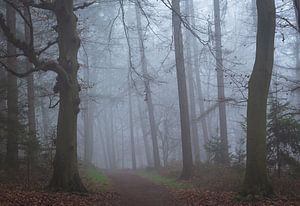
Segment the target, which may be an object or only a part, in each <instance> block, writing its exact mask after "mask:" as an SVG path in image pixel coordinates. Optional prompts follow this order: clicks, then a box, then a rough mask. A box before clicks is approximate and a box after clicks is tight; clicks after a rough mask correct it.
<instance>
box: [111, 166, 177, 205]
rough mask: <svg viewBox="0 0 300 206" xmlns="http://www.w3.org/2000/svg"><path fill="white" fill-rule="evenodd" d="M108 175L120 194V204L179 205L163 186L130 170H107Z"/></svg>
mask: <svg viewBox="0 0 300 206" xmlns="http://www.w3.org/2000/svg"><path fill="white" fill-rule="evenodd" d="M108 176H109V178H110V179H111V181H112V186H113V188H114V190H115V191H116V192H117V193H119V194H120V196H121V206H179V205H178V204H176V203H175V201H174V200H173V198H172V195H171V194H170V193H169V191H168V190H167V189H166V188H165V187H163V186H160V185H156V184H154V183H152V182H150V181H149V180H147V179H145V178H143V177H140V176H138V175H136V174H135V173H134V172H132V171H117V172H109V173H108Z"/></svg>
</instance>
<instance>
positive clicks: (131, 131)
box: [128, 84, 136, 169]
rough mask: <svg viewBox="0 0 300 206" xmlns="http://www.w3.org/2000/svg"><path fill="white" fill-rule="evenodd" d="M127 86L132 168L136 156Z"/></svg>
mask: <svg viewBox="0 0 300 206" xmlns="http://www.w3.org/2000/svg"><path fill="white" fill-rule="evenodd" d="M128 85H129V88H128V107H129V128H130V145H131V158H132V159H131V160H132V169H136V156H135V142H134V131H133V114H132V98H131V88H130V84H128Z"/></svg>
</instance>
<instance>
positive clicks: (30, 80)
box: [24, 8, 36, 138]
mask: <svg viewBox="0 0 300 206" xmlns="http://www.w3.org/2000/svg"><path fill="white" fill-rule="evenodd" d="M24 16H25V17H26V18H27V20H29V18H30V17H29V11H28V10H27V9H26V8H25V9H24ZM24 25H25V28H24V29H25V42H27V43H28V44H30V28H29V26H28V25H27V24H26V23H24ZM31 68H32V65H31V63H30V62H29V61H28V60H26V70H27V71H29V70H30V69H31ZM27 99H28V114H27V116H28V125H29V135H31V136H32V137H33V138H36V121H35V94H34V75H33V74H30V75H28V76H27Z"/></svg>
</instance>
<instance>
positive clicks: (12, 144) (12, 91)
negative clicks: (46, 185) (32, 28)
mask: <svg viewBox="0 0 300 206" xmlns="http://www.w3.org/2000/svg"><path fill="white" fill-rule="evenodd" d="M6 20H7V25H8V27H9V28H10V31H11V32H12V33H13V34H14V35H15V34H16V11H15V9H14V8H12V7H11V6H10V5H8V4H6ZM7 54H8V55H9V56H11V57H9V58H7V66H8V67H9V68H10V69H11V70H13V71H16V69H17V58H16V57H13V56H14V55H16V48H15V47H14V46H13V44H12V43H9V42H7ZM19 129H20V128H19V120H18V81H17V77H16V76H14V75H13V74H11V73H9V72H8V73H7V150H6V166H7V169H16V168H17V167H18V130H19Z"/></svg>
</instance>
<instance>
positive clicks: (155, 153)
mask: <svg viewBox="0 0 300 206" xmlns="http://www.w3.org/2000/svg"><path fill="white" fill-rule="evenodd" d="M135 11H136V20H137V31H138V38H139V49H140V60H141V63H142V74H143V80H144V86H145V95H146V97H145V101H146V103H147V108H148V114H149V122H150V129H151V138H152V148H153V160H154V167H155V168H156V169H158V168H159V167H160V157H159V148H158V142H157V128H156V124H155V116H154V106H153V102H152V94H151V87H150V80H149V74H148V71H147V62H146V55H145V47H144V39H143V35H142V23H141V14H140V12H139V8H138V5H137V3H136V4H135Z"/></svg>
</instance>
